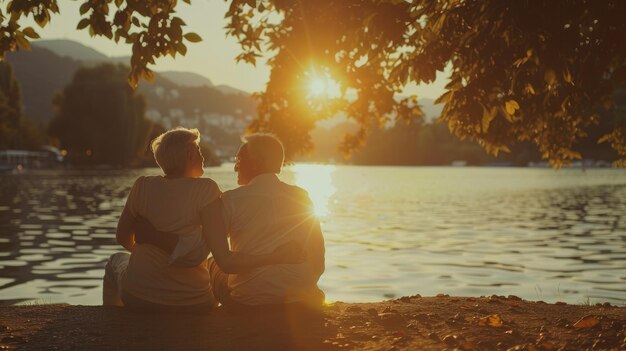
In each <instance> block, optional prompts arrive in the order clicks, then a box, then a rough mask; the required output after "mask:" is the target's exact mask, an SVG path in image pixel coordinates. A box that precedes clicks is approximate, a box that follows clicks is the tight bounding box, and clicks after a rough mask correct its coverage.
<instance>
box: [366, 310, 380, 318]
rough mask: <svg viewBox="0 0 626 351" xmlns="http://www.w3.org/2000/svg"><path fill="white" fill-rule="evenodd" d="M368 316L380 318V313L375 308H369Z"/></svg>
mask: <svg viewBox="0 0 626 351" xmlns="http://www.w3.org/2000/svg"><path fill="white" fill-rule="evenodd" d="M367 314H369V315H370V316H372V317H378V312H377V311H376V310H375V309H373V308H368V309H367Z"/></svg>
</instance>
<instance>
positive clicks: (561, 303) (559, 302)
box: [554, 301, 567, 305]
mask: <svg viewBox="0 0 626 351" xmlns="http://www.w3.org/2000/svg"><path fill="white" fill-rule="evenodd" d="M554 304H555V305H567V303H566V302H563V301H557V302H555V303H554Z"/></svg>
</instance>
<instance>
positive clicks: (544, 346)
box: [0, 295, 626, 351]
mask: <svg viewBox="0 0 626 351" xmlns="http://www.w3.org/2000/svg"><path fill="white" fill-rule="evenodd" d="M0 349H9V350H12V349H22V350H454V349H457V350H537V351H539V350H545V351H550V350H626V307H615V306H611V305H609V304H603V305H596V306H582V305H568V304H565V303H557V304H546V303H543V302H529V301H523V300H521V299H519V298H517V297H515V296H509V297H504V296H491V297H479V298H478V297H477V298H472V297H450V296H447V295H439V296H436V297H420V296H419V295H416V296H411V297H402V298H400V299H397V300H391V301H384V302H377V303H341V302H338V303H335V304H332V305H329V306H327V307H325V308H324V310H323V311H321V312H307V311H302V310H286V311H263V312H254V313H247V314H237V315H233V314H228V313H226V311H223V310H220V309H218V310H216V311H214V312H213V313H211V314H205V315H189V314H188V315H184V314H142V313H136V312H130V311H127V310H124V309H123V308H115V307H110V308H109V307H102V306H72V305H32V306H0Z"/></svg>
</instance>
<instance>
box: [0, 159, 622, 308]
mask: <svg viewBox="0 0 626 351" xmlns="http://www.w3.org/2000/svg"><path fill="white" fill-rule="evenodd" d="M232 167H233V166H232V164H226V165H224V166H222V167H218V168H207V169H206V173H205V176H208V177H211V178H213V179H215V180H216V181H217V183H218V184H219V185H220V186H221V187H222V189H223V190H227V189H232V188H234V187H236V177H235V174H234V172H233V171H232ZM148 174H158V170H157V169H143V170H134V171H99V172H96V171H82V172H79V171H41V172H36V173H25V174H19V175H6V174H5V175H0V303H4V304H7V303H18V302H27V303H31V302H33V301H34V302H41V303H63V302H65V303H71V304H88V305H96V304H100V303H101V288H102V282H101V279H102V275H103V273H104V271H103V267H104V264H105V262H106V259H107V258H108V256H109V255H111V254H112V253H115V252H118V251H121V250H122V248H121V247H120V246H119V245H117V244H116V242H115V228H116V225H117V218H118V215H119V213H120V212H121V209H122V207H123V206H124V202H125V198H126V195H127V193H128V191H129V189H130V186H131V185H132V183H133V181H134V179H135V178H136V177H137V176H139V175H148ZM281 178H282V179H283V180H284V181H286V182H288V183H292V184H297V185H300V186H302V187H304V188H305V189H307V190H308V191H309V193H310V195H311V197H312V200H313V202H314V204H315V208H316V213H317V214H318V216H319V217H320V220H321V222H322V229H323V231H324V235H325V238H326V273H325V274H324V275H323V276H322V279H321V281H320V286H321V287H322V289H323V290H324V291H325V292H326V294H327V299H328V300H329V301H349V302H363V301H378V300H383V299H390V298H395V297H400V296H404V295H414V294H418V293H419V294H421V295H436V294H437V293H445V294H450V295H465V296H480V295H492V294H497V295H509V294H511V295H517V296H520V297H522V298H525V299H529V300H543V301H546V302H555V301H565V302H569V303H578V304H581V303H596V302H606V301H608V302H611V303H616V304H619V305H624V304H626V171H625V170H618V169H590V170H587V171H586V172H583V171H582V170H580V169H562V170H560V171H555V170H552V169H538V168H537V169H535V168H471V167H468V168H463V167H461V168H452V167H365V166H364V167H359V166H325V165H311V164H297V165H294V166H290V167H287V168H286V169H285V170H284V171H283V174H282V175H281Z"/></svg>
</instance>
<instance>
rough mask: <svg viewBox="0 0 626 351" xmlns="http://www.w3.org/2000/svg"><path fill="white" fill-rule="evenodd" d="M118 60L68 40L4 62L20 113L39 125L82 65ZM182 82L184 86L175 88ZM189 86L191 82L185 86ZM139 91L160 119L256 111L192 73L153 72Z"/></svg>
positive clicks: (41, 44) (39, 45)
mask: <svg viewBox="0 0 626 351" xmlns="http://www.w3.org/2000/svg"><path fill="white" fill-rule="evenodd" d="M49 48H50V49H49ZM78 58H83V59H84V60H81V59H78ZM120 61H122V62H123V63H124V64H127V62H128V58H123V57H118V58H109V57H108V56H106V55H104V54H102V53H100V52H98V51H96V50H93V49H91V48H88V47H85V46H84V45H82V44H79V43H76V42H72V41H69V40H46V41H37V42H35V44H34V45H33V50H32V51H30V52H25V51H18V52H11V53H9V54H8V55H7V62H8V63H10V64H11V65H12V66H13V70H14V74H15V77H16V78H17V80H18V82H19V83H20V89H21V92H22V100H23V106H24V113H25V115H26V116H28V117H29V118H31V119H33V120H35V121H38V122H40V123H45V122H47V121H49V120H50V119H51V118H52V117H53V115H54V111H53V104H52V101H53V99H54V97H55V95H56V94H57V93H59V92H60V91H62V89H63V88H64V87H65V86H66V85H67V84H68V83H69V82H70V81H71V80H72V78H73V77H74V74H75V73H76V71H77V70H78V69H79V68H80V67H81V66H92V65H94V64H102V63H118V62H120ZM181 81H182V82H183V84H180V82H181ZM190 82H195V84H194V85H193V86H188V85H187V84H185V83H188V84H190ZM199 83H202V84H199ZM138 91H139V93H141V94H142V95H144V96H145V98H146V102H147V109H148V111H150V110H153V111H159V113H160V114H161V116H167V115H169V114H170V111H173V110H175V111H182V112H183V113H184V114H185V115H188V116H190V115H197V114H200V115H202V114H220V115H231V116H233V117H235V118H240V117H241V118H243V117H244V116H251V115H254V114H255V113H256V112H255V109H256V104H255V103H254V101H253V100H252V99H251V97H250V94H248V93H245V92H242V91H241V90H237V89H234V88H230V87H225V86H221V87H220V88H217V87H214V86H212V83H211V81H210V80H209V79H207V78H205V77H203V76H201V75H197V74H195V73H188V72H165V74H161V73H157V75H156V79H155V81H154V82H152V83H148V82H144V81H142V82H141V83H140V85H139V88H138Z"/></svg>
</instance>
